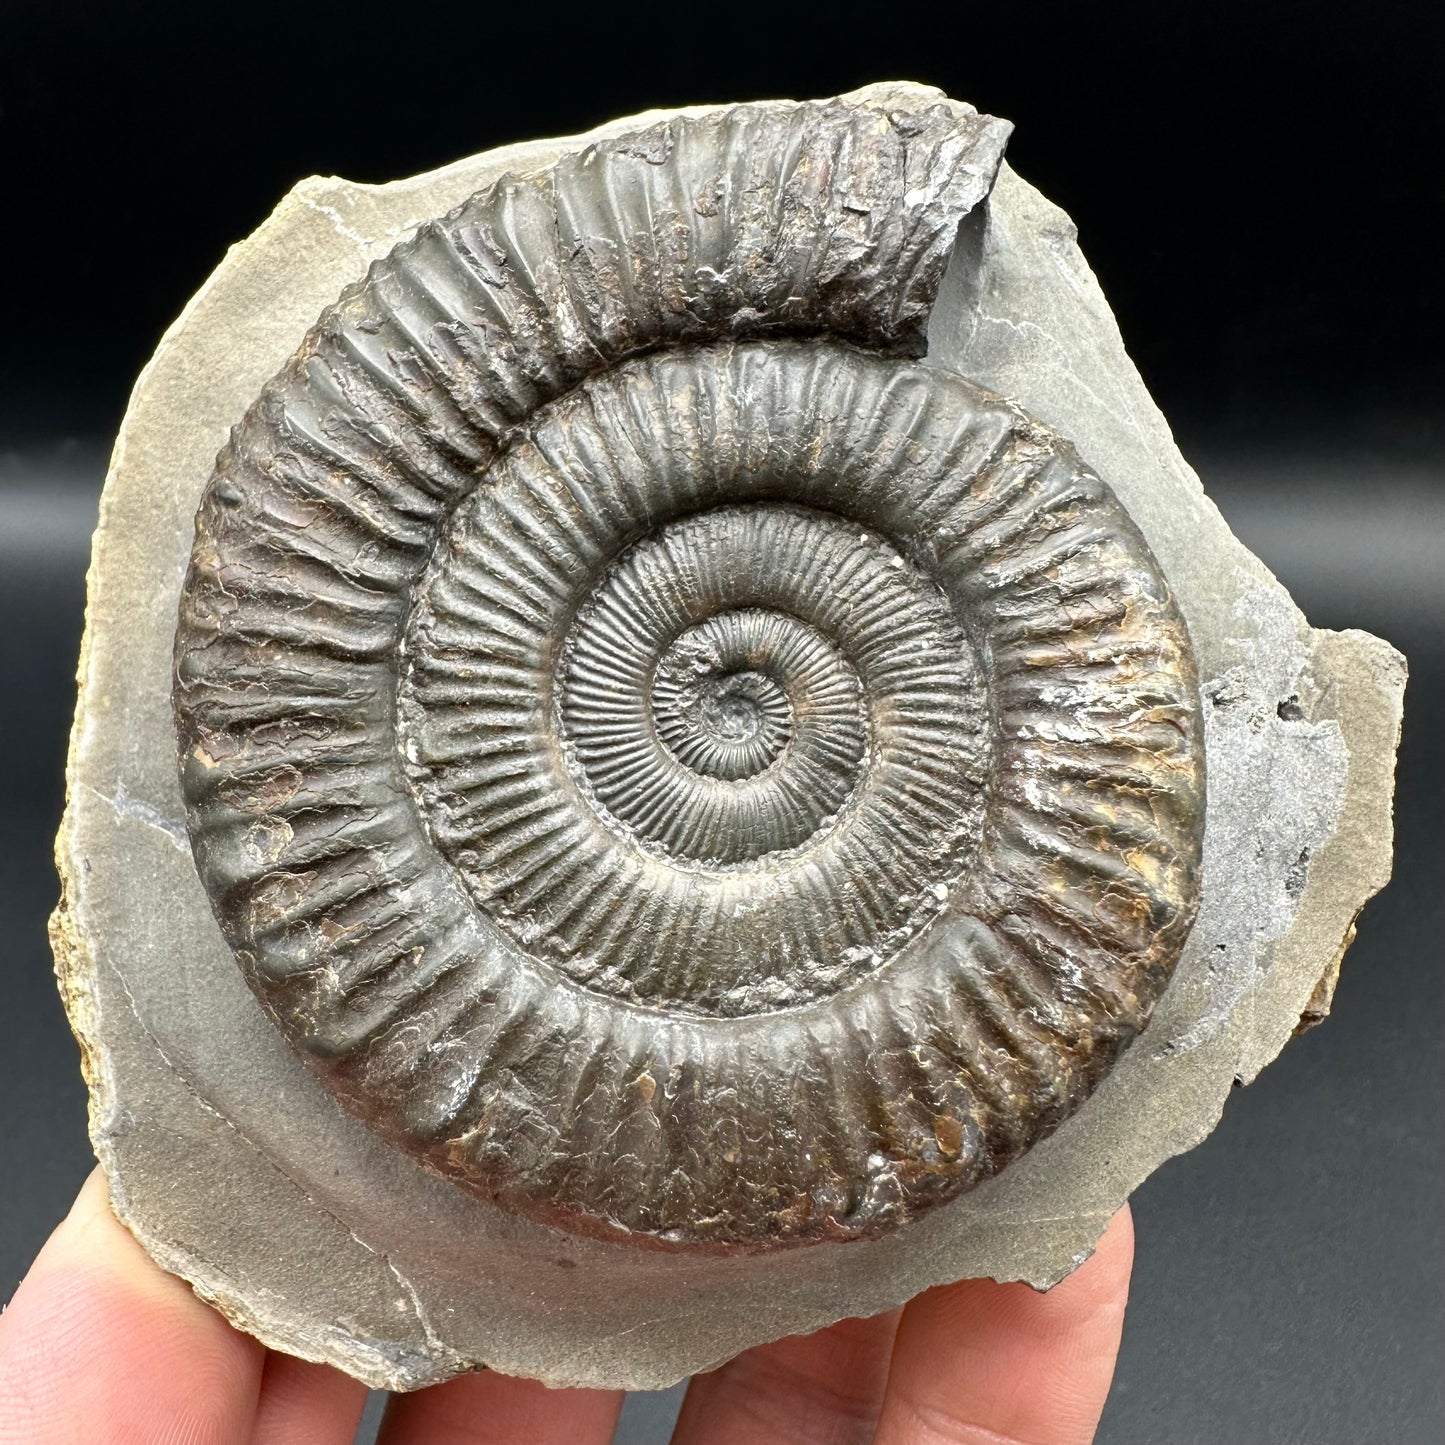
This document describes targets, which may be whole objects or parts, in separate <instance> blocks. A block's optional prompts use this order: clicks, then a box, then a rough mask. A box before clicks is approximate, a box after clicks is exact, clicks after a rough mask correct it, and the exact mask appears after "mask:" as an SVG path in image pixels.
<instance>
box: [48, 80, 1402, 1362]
mask: <svg viewBox="0 0 1445 1445" xmlns="http://www.w3.org/2000/svg"><path fill="white" fill-rule="evenodd" d="M1008 130H1009V127H1008V125H1007V123H1006V122H1002V121H999V120H995V119H992V118H990V117H987V116H980V115H979V114H977V113H976V112H975V111H974V110H973V109H972V108H971V107H969V106H966V105H962V104H960V103H957V102H954V101H951V100H948V99H946V98H945V97H943V96H941V95H939V94H938V93H937V92H934V91H929V90H925V89H923V88H922V87H917V86H909V85H889V86H879V87H872V88H869V89H868V90H865V91H862V92H859V93H857V94H856V95H853V96H847V97H843V98H841V99H838V100H832V101H825V102H809V103H801V104H794V103H791V102H775V103H759V104H752V105H743V106H735V107H722V108H715V109H710V110H702V111H695V112H683V113H677V114H674V115H670V116H665V117H660V118H659V117H653V118H649V117H644V118H642V119H640V120H639V121H637V122H632V123H618V124H617V125H614V126H612V127H609V128H605V129H604V130H603V131H602V132H599V133H597V134H596V135H595V136H594V137H591V138H584V139H583V140H582V141H580V142H579V141H563V142H556V143H538V144H537V145H532V146H524V147H519V148H514V149H513V150H511V151H508V152H503V153H499V154H498V155H497V156H495V157H492V156H483V157H478V158H475V159H474V160H472V161H468V162H460V163H458V165H457V166H455V167H451V168H448V169H447V170H446V171H444V172H438V173H436V174H435V175H434V176H431V177H421V178H418V179H416V180H414V181H410V182H399V183H396V184H395V185H394V186H388V187H379V188H365V187H352V186H348V185H347V183H344V182H320V181H314V182H306V183H303V185H302V186H301V187H299V188H298V189H297V191H296V192H295V193H294V196H293V198H289V199H288V201H287V202H286V203H285V204H283V206H282V208H281V209H280V210H278V212H277V213H276V216H274V217H273V218H272V219H271V221H268V222H267V224H266V226H265V227H263V228H262V230H261V231H260V232H258V233H257V235H256V236H255V237H253V238H251V240H249V241H247V242H246V243H244V244H243V245H242V246H240V247H238V248H236V250H235V251H234V252H233V253H232V255H231V256H230V257H228V258H227V261H226V262H225V264H224V265H223V266H222V268H221V269H220V270H219V271H218V272H217V274H216V276H215V277H214V278H213V280H212V281H211V282H210V283H208V286H207V288H206V289H205V290H203V292H202V293H200V295H198V296H197V298H196V299H195V301H193V303H192V305H191V307H190V308H188V310H187V313H186V315H185V316H184V317H183V318H182V320H181V321H180V322H179V323H178V324H177V327H176V328H175V329H174V330H173V332H172V333H171V334H170V335H169V336H168V337H167V340H166V341H165V342H164V343H163V344H162V348H161V351H160V352H158V353H157V357H156V359H155V361H154V362H153V363H152V366H151V368H150V369H149V370H148V371H147V373H146V376H145V377H144V378H143V379H142V382H141V383H140V386H139V387H138V390H137V395H136V398H135V400H134V402H133V404H132V409H131V413H130V414H129V415H128V418H127V422H126V427H125V430H124V431H123V440H122V445H121V446H120V447H119V448H118V449H117V453H116V456H117V461H116V464H115V468H114V470H113V473H112V477H111V481H110V484H109V487H110V490H109V492H108V501H107V504H106V510H105V512H104V514H103V519H102V528H101V532H100V534H99V536H98V541H97V552H96V557H97V562H96V567H95V569H94V570H93V572H92V581H91V623H90V626H91V632H90V641H89V643H88V645H87V653H86V662H85V669H86V672H85V676H84V678H83V683H82V703H81V723H80V724H79V725H78V726H77V731H76V734H75V742H74V751H73V755H72V774H71V784H72V786H71V799H70V811H69V813H68V815H67V822H66V828H65V831H64V832H63V834H62V839H61V844H60V858H61V868H62V874H63V876H64V878H65V882H66V896H65V899H64V901H63V903H62V907H61V910H60V912H59V913H58V914H57V918H56V923H55V937H56V943H57V951H58V957H59V959H60V971H61V975H62V981H63V985H64V988H65V991H66V1000H67V1005H68V1007H69V1008H70V1012H71V1017H72V1020H73V1022H74V1024H75V1027H76V1030H77V1032H78V1033H79V1034H80V1036H81V1039H82V1042H83V1044H84V1046H85V1049H86V1053H87V1059H88V1072H89V1077H90V1080H91V1087H92V1091H93V1097H94V1102H93V1114H92V1128H93V1135H94V1137H95V1139H96V1144H97V1151H98V1153H99V1154H100V1156H101V1158H102V1161H103V1162H104V1163H105V1165H106V1168H107V1171H108V1174H109V1176H110V1179H111V1183H112V1189H113V1196H114V1199H115V1203H116V1207H117V1209H118V1211H119V1212H120V1213H121V1215H122V1217H123V1218H125V1219H126V1221H127V1223H129V1224H130V1225H131V1226H132V1228H133V1229H135V1231H136V1233H137V1234H138V1236H139V1237H140V1238H141V1239H142V1241H143V1242H144V1243H145V1244H146V1245H147V1247H148V1248H149V1249H150V1250H151V1251H152V1253H153V1254H154V1255H155V1256H156V1257H157V1258H158V1259H160V1260H161V1261H162V1262H163V1263H165V1264H167V1265H168V1266H169V1267H171V1268H173V1269H175V1270H177V1271H178V1272H180V1273H182V1274H184V1275H185V1276H186V1277H187V1278H189V1279H191V1280H192V1281H193V1282H195V1283H196V1284H197V1286H198V1287H199V1288H200V1289H201V1290H202V1292H203V1293H204V1294H205V1295H206V1297H207V1298H210V1299H213V1300H216V1301H217V1302H218V1303H220V1304H221V1306H222V1307H223V1308H224V1309H225V1310H226V1311H227V1313H228V1314H229V1315H230V1316H231V1317H232V1318H233V1319H236V1320H238V1321H239V1322H240V1323H242V1324H244V1325H245V1326H246V1327H247V1328H250V1329H252V1330H254V1331H255V1332H257V1333H258V1334H260V1335H261V1336H262V1337H263V1338H265V1339H268V1340H270V1341H271V1342H272V1343H276V1344H280V1345H282V1346H283V1347H285V1348H287V1349H290V1350H293V1351H295V1352H297V1353H301V1354H306V1355H309V1356H310V1357H312V1358H319V1359H328V1360H331V1361H332V1362H334V1363H338V1364H341V1365H342V1366H343V1367H344V1368H346V1369H349V1370H351V1371H353V1372H354V1373H357V1374H359V1375H361V1376H362V1377H363V1378H366V1379H369V1380H371V1381H372V1382H373V1383H379V1384H388V1385H392V1386H403V1387H404V1386H410V1385H416V1384H423V1383H428V1382H429V1381H431V1380H434V1379H437V1378H443V1377H445V1376H446V1375H448V1374H451V1373H455V1372H457V1371H458V1370H462V1369H466V1368H471V1367H474V1366H475V1365H477V1364H478V1363H487V1364H492V1365H496V1366H498V1367H499V1368H502V1369H506V1370H510V1371H513V1372H519V1373H524V1374H534V1375H537V1376H539V1377H541V1378H544V1379H547V1380H549V1381H551V1382H553V1383H567V1384H618V1383H624V1384H632V1385H646V1386H657V1385H662V1384H667V1383H669V1382H670V1381H671V1380H674V1379H676V1378H678V1376H679V1375H681V1374H684V1373H686V1372H688V1371H690V1370H693V1369H697V1368H701V1367H704V1366H706V1365H708V1364H711V1363H716V1362H717V1361H718V1360H720V1359H722V1358H726V1357H727V1356H728V1355H730V1354H731V1353H734V1352H736V1350H738V1349H740V1348H743V1347H744V1346H745V1345H747V1344H751V1343H757V1342H759V1341H760V1340H763V1339H767V1338H772V1337H776V1336H777V1335H779V1334H784V1333H789V1332H796V1331H801V1330H804V1329H810V1328H814V1327H816V1326H817V1325H819V1324H822V1323H826V1322H827V1321H829V1320H831V1319H836V1318H839V1317H840V1316H842V1315H844V1314H862V1313H868V1312H871V1311H874V1310H879V1309H883V1308H886V1307H888V1306H890V1305H893V1304H896V1303H898V1302H900V1301H901V1300H902V1299H904V1298H907V1297H908V1296H909V1295H911V1294H913V1293H915V1292H917V1291H918V1290H919V1289H922V1288H924V1287H926V1286H927V1285H929V1284H933V1283H937V1282H940V1281H942V1280H947V1279H957V1278H960V1277H961V1276H962V1275H964V1274H966V1273H975V1274H992V1275H994V1276H996V1277H999V1278H1026V1279H1029V1280H1031V1281H1033V1282H1034V1283H1036V1284H1040V1285H1047V1284H1049V1283H1051V1282H1053V1281H1054V1280H1056V1279H1058V1278H1060V1277H1061V1276H1062V1275H1063V1274H1064V1273H1066V1272H1067V1270H1068V1269H1069V1268H1071V1267H1072V1266H1073V1265H1075V1264H1077V1263H1078V1262H1079V1260H1081V1259H1082V1258H1083V1257H1084V1256H1085V1255H1086V1253H1087V1252H1088V1249H1089V1248H1090V1246H1091V1244H1092V1242H1093V1240H1094V1239H1096V1238H1097V1236H1098V1234H1099V1232H1100V1230H1101V1229H1102V1228H1103V1225H1104V1222H1105V1221H1106V1220H1107V1218H1108V1216H1109V1214H1110V1213H1111V1212H1112V1210H1113V1209H1114V1208H1116V1207H1117V1206H1118V1204H1119V1203H1120V1202H1121V1201H1122V1199H1123V1198H1125V1197H1126V1196H1127V1193H1128V1191H1129V1190H1130V1189H1131V1188H1133V1187H1134V1185H1135V1184H1137V1183H1138V1182H1139V1180H1141V1179H1142V1178H1143V1177H1145V1176H1146V1175H1147V1174H1148V1173H1149V1172H1150V1170H1152V1169H1153V1168H1154V1167H1156V1166H1157V1164H1158V1163H1159V1162H1161V1161H1162V1160H1163V1159H1165V1158H1167V1157H1168V1156H1169V1154H1170V1153H1173V1152H1177V1151H1178V1150H1179V1149H1182V1148H1186V1147H1189V1146H1190V1145H1192V1144H1193V1143H1196V1142H1198V1139H1199V1138H1201V1137H1203V1134H1204V1133H1207V1132H1208V1129H1209V1128H1210V1127H1212V1125H1213V1123H1214V1122H1215V1120H1216V1119H1217V1118H1218V1113H1219V1109H1220V1107H1221V1106H1222V1101H1223V1098H1224V1097H1225V1096H1226V1095H1227V1094H1228V1091H1229V1087H1230V1085H1231V1084H1232V1083H1234V1082H1235V1081H1236V1080H1238V1079H1247V1078H1249V1077H1252V1076H1253V1073H1254V1072H1257V1070H1258V1069H1259V1068H1260V1067H1262V1065H1263V1063H1264V1062H1266V1061H1267V1060H1268V1059H1269V1058H1271V1057H1273V1054H1274V1053H1275V1052H1277V1050H1278V1049H1279V1047H1280V1046H1281V1045H1282V1044H1283V1042H1284V1041H1285V1040H1286V1039H1287V1038H1288V1037H1289V1034H1290V1031H1291V1029H1293V1028H1294V1027H1295V1026H1296V1025H1297V1024H1298V1022H1299V1020H1300V1018H1301V1015H1302V1014H1303V1015H1309V1014H1310V1012H1311V1011H1312V1010H1313V1011H1314V1013H1315V1014H1318V1013H1320V1012H1322V1011H1323V1010H1324V1008H1326V1007H1327V1005H1328V994H1329V988H1330V987H1331V986H1332V981H1333V977H1334V970H1335V969H1337V966H1338V954H1339V952H1340V950H1341V948H1342V941H1347V939H1348V936H1349V930H1350V927H1351V920H1352V919H1353V917H1354V915H1355V913H1356V912H1358V909H1359V907H1360V905H1361V903H1362V902H1363V900H1364V898H1365V897H1367V896H1368V895H1369V893H1370V892H1372V891H1373V890H1374V889H1375V888H1377V887H1378V886H1379V884H1380V883H1381V882H1382V881H1383V877H1384V876H1385V873H1386V871H1387V867H1388V799H1389V758H1390V755H1391V752H1392V748H1393V738H1392V736H1391V735H1390V729H1391V727H1392V726H1393V722H1392V719H1397V717H1398V701H1399V697H1398V694H1399V685H1400V681H1399V670H1398V659H1397V658H1395V655H1394V654H1393V653H1392V652H1391V651H1390V649H1388V648H1386V647H1385V646H1384V645H1383V644H1380V643H1377V642H1375V640H1374V639H1369V638H1364V637H1363V635H1362V634H1324V633H1312V632H1311V631H1310V629H1309V628H1308V626H1307V625H1306V624H1305V623H1304V621H1303V619H1302V618H1300V617H1299V614H1298V612H1297V610H1295V609H1294V608H1293V605H1292V604H1291V603H1290V602H1289V599H1288V597H1287V596H1286V595H1285V594H1284V593H1283V590H1282V589H1280V588H1279V587H1278V584H1277V583H1275V582H1274V581H1273V579H1272V578H1270V577H1269V576H1268V574H1267V573H1266V572H1265V571H1264V569H1263V568H1262V567H1261V566H1260V565H1259V564H1258V563H1257V562H1256V561H1255V560H1254V559H1253V558H1251V557H1249V555H1248V554H1247V553H1245V552H1244V551H1243V549H1242V548H1240V547H1239V545H1238V544H1237V543H1236V542H1235V541H1234V539H1233V538H1232V537H1230V535H1229V534H1228V532H1227V529H1225V528H1224V527H1223V524H1222V523H1221V522H1220V520H1219V518H1218V515H1217V513H1215V512H1214V511H1213V509H1212V508H1211V507H1210V505H1209V504H1208V503H1207V501H1205V500H1204V499H1203V497H1202V495H1201V494H1200V493H1199V490H1198V486H1197V483H1196V482H1195V481H1194V480H1193V478H1192V475H1191V474H1190V473H1188V470H1187V468H1186V467H1185V466H1184V464H1183V462H1182V461H1181V460H1179V459H1178V455H1177V452H1175V451H1174V449H1173V445H1172V442H1171V441H1170V439H1169V436H1168V432H1167V429H1166V428H1165V427H1164V426H1163V423H1162V420H1161V419H1159V418H1158V416H1157V413H1156V412H1155V411H1154V409H1153V407H1152V404H1151V403H1150V402H1149V399H1148V396H1147V393H1145V392H1144V389H1143V387H1142V384H1141V383H1140V382H1139V380H1138V377H1137V374H1136V373H1135V372H1134V371H1133V368H1132V367H1131V366H1130V365H1129V363H1128V360H1127V358H1126V357H1125V356H1124V353H1123V351H1122V347H1121V345H1120V343H1119V339H1118V333H1117V330H1116V329H1115V327H1114V325H1113V320H1112V317H1110V316H1109V313H1108V310H1107V307H1106V306H1105V305H1104V303H1103V301H1102V299H1101V298H1100V297H1099V296H1098V292H1097V286H1096V285H1095V283H1094V282H1093V278H1092V276H1091V275H1090V274H1089V272H1088V270H1087V267H1086V266H1085V265H1084V264H1083V262H1082V259H1081V258H1080V257H1079V255H1078V252H1077V248H1076V247H1075V246H1074V244H1073V235H1072V231H1071V229H1070V228H1069V225H1068V222H1067V218H1066V217H1063V215H1062V213H1061V212H1058V211H1057V210H1055V209H1054V208H1052V207H1050V206H1049V205H1048V203H1047V202H1046V201H1044V200H1043V199H1042V198H1041V197H1039V196H1038V195H1037V193H1036V192H1034V191H1032V189H1031V188H1029V187H1028V186H1027V185H1026V184H1025V183H1024V182H1022V181H1020V180H1019V179H1018V178H1017V177H1016V176H1014V175H1013V174H1012V173H1011V172H1010V171H1009V170H1008V169H1007V167H1003V166H1002V165H1001V158H1002V152H1003V146H1004V142H1005V140H1006V137H1007V134H1008ZM427 216H433V217H435V219H430V220H427V219H424V218H425V217H427ZM368 263H369V270H368V269H367V264H368ZM347 282H349V284H346V283H347ZM338 293H339V295H338ZM328 301H330V303H331V304H329V305H326V303H327V302H328ZM323 305H324V306H325V310H324V312H322V314H321V316H320V320H319V321H315V322H314V324H311V325H310V330H309V331H307V330H306V327H307V325H308V324H310V323H311V322H312V321H313V319H314V318H315V317H316V315H317V312H318V310H320V309H321V307H322V306H323ZM303 338H304V339H303ZM288 355H289V357H290V359H289V360H288V361H285V364H284V366H280V370H279V371H278V370H277V367H278V366H279V365H280V363H281V362H282V360H283V359H284V358H285V357H287V356H288ZM267 376H270V378H271V379H270V380H269V381H265V384H264V385H263V384H262V382H263V381H264V379H265V378H266V377H267ZM258 391H259V395H258V394H257V393H258ZM227 432H229V438H230V439H229V441H228V442H226V443H225V445H224V447H223V449H222V450H221V453H220V456H219V460H214V459H215V457H216V449H217V447H218V446H220V445H221V443H222V440H223V438H224V437H225V436H226V434H227ZM192 519H194V526H193V529H192ZM1392 669H1394V670H1393V671H1392ZM1392 709H1393V710H1394V711H1392ZM177 756H178V757H179V770H178V771H177V766H176V759H177ZM1206 756H1207V767H1206ZM1206 773H1207V775H1208V809H1207V810H1206V806H1205V805H1206ZM1346 835H1347V836H1348V837H1349V840H1350V841H1349V844H1348V845H1347V846H1346V845H1344V844H1339V843H1338V839H1339V838H1340V837H1342V836H1346ZM1337 844H1338V846H1337ZM1342 850H1343V851H1342ZM121 860H123V861H121ZM121 877H124V878H125V879H126V880H129V881H128V882H127V883H126V884H125V886H121V885H120V884H119V883H116V882H114V881H113V880H116V879H119V878H121ZM135 880H140V882H136V881H135ZM217 925H219V932H218V931H217ZM242 977H244V985H243V984H242V982H241V980H242ZM246 985H248V986H249V989H248V988H247V987H246ZM1322 991H1323V992H1322ZM257 1000H259V1002H260V1005H261V1006H262V1007H261V1009H259V1010H258V1009H257V1007H256V1001H257ZM1151 1018H1152V1019H1153V1022H1152V1024H1151ZM1146 1027H1147V1029H1148V1032H1147V1033H1145V1032H1144V1031H1145V1030H1146ZM1141 1033H1144V1037H1143V1038H1142V1039H1141V1038H1140V1035H1141ZM283 1040H284V1043H283ZM1131 1045H1132V1047H1131ZM845 1244H846V1246H847V1247H846V1248H843V1247H841V1246H842V1245H845Z"/></svg>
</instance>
